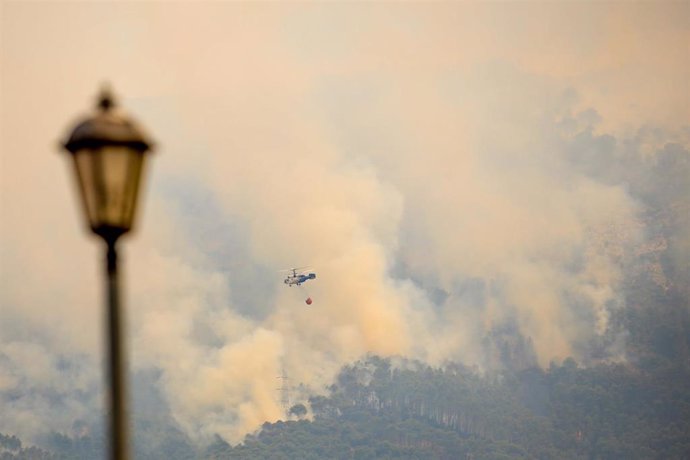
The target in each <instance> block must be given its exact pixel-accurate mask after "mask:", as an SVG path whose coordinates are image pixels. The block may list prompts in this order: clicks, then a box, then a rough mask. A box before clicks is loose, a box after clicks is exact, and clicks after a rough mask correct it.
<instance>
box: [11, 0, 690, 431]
mask: <svg viewBox="0 0 690 460" xmlns="http://www.w3.org/2000/svg"><path fill="white" fill-rule="evenodd" d="M0 5H1V6H0V21H1V22H0V32H1V35H0V43H1V55H0V66H1V67H0V79H1V80H0V84H1V86H0V90H1V92H0V106H1V109H2V113H1V117H2V118H1V121H0V123H1V124H0V127H1V131H0V135H1V139H0V146H1V155H2V157H1V158H2V163H0V168H1V169H0V173H1V181H0V200H1V208H0V232H1V233H0V273H1V275H2V278H1V279H0V319H1V321H0V412H2V413H3V414H4V415H3V417H2V418H1V419H0V432H4V433H17V434H20V435H24V436H27V437H31V436H33V435H35V434H36V433H37V432H40V431H46V430H51V429H54V430H58V431H62V432H67V433H69V430H70V429H71V427H72V424H73V422H74V421H75V420H87V421H88V420H91V419H92V418H93V408H94V407H97V406H98V405H99V404H100V395H99V391H100V390H99V388H100V385H101V367H100V363H101V359H102V347H101V341H100V340H101V333H102V328H101V326H102V324H101V321H102V318H101V309H102V300H103V295H102V294H103V292H102V285H101V282H102V279H101V278H102V263H103V260H102V257H103V254H102V248H101V246H100V244H99V243H98V242H97V241H96V240H95V239H94V238H91V237H87V236H86V235H87V233H86V230H85V225H84V222H83V218H82V216H81V215H80V214H79V212H80V209H79V208H78V206H77V205H78V202H77V196H76V193H75V192H76V191H75V189H74V181H73V178H72V176H71V174H72V171H71V170H70V169H69V168H70V164H69V163H68V161H67V159H68V158H67V156H66V155H65V154H64V152H61V150H60V147H59V142H60V141H61V140H64V138H65V136H66V134H67V133H68V132H69V130H70V129H71V127H72V126H73V124H74V123H75V122H76V121H77V119H78V118H79V117H80V116H83V115H84V114H86V113H88V111H89V110H90V109H91V108H92V107H93V104H94V102H95V97H96V95H97V93H98V90H99V87H100V86H101V85H102V84H103V83H104V82H109V83H110V84H111V86H112V88H113V89H114V91H115V93H116V95H117V96H119V100H120V102H121V105H122V106H123V108H124V109H125V110H126V111H128V112H129V113H130V114H132V115H133V116H134V117H135V118H136V119H138V120H139V121H140V122H141V123H142V124H143V125H144V126H145V128H146V129H147V130H148V131H149V132H150V133H151V135H152V137H153V138H154V139H155V140H156V144H157V148H156V153H155V154H154V155H153V157H152V161H151V163H150V169H149V171H148V175H147V177H146V179H147V183H146V187H145V189H144V193H143V196H142V200H141V203H142V205H141V209H140V211H141V212H140V213H139V216H138V217H139V221H138V231H137V232H136V233H135V234H134V235H132V237H131V238H128V239H127V240H126V241H123V244H122V245H121V251H122V254H123V258H124V275H123V276H124V288H125V299H126V305H127V315H128V321H129V331H128V332H129V342H128V343H129V348H130V355H131V360H130V361H131V365H132V367H133V370H134V371H142V370H151V369H154V370H156V371H157V372H158V374H156V375H158V376H159V377H158V378H157V380H156V385H157V386H158V388H159V389H160V391H161V393H162V394H163V395H164V397H165V400H166V402H167V404H168V405H169V406H170V410H171V413H172V415H173V416H174V417H175V419H176V420H177V422H178V423H180V425H181V426H182V427H183V428H184V429H185V430H186V431H187V433H189V434H190V435H192V436H201V437H205V436H209V435H212V434H213V433H220V434H222V435H223V436H225V437H227V438H228V439H231V440H238V439H239V438H240V437H241V436H242V435H243V434H244V433H245V432H247V431H248V430H252V429H255V428H256V427H258V426H259V425H260V424H261V423H262V422H263V421H265V420H276V419H277V418H279V417H280V416H281V409H280V407H279V395H278V394H277V393H276V391H275V387H276V376H278V375H280V373H281V369H282V368H283V367H284V368H285V369H286V370H287V372H288V373H289V375H290V379H291V381H292V382H294V383H297V382H303V383H305V385H307V386H309V387H310V388H312V389H313V391H320V389H321V388H322V386H323V385H324V384H326V383H328V382H329V379H331V378H332V376H333V373H334V372H335V371H336V370H337V369H338V368H339V367H340V366H341V365H342V364H343V363H346V362H348V361H350V360H353V359H356V358H357V357H359V356H361V355H362V354H364V353H368V352H371V353H378V354H383V355H395V354H399V355H405V356H410V357H413V358H419V359H424V360H427V361H429V362H432V363H436V364H441V363H443V362H444V360H448V359H453V360H460V361H463V362H466V363H468V364H473V365H477V366H479V367H480V368H486V367H488V366H489V363H488V359H489V358H487V356H486V355H485V352H484V351H483V350H482V339H483V337H484V335H485V334H486V332H487V331H490V330H491V329H492V328H494V327H496V326H499V325H501V324H504V323H505V322H508V321H509V322H513V323H514V324H516V325H517V327H518V329H519V330H520V332H521V333H522V334H523V335H524V336H525V337H529V338H531V340H532V343H533V345H534V349H535V352H536V355H537V357H538V360H539V362H540V364H542V365H548V363H549V362H550V361H551V360H554V359H555V360H560V359H563V358H565V357H567V356H575V357H578V356H579V355H578V354H579V353H581V350H582V346H583V344H584V343H587V342H588V341H589V340H591V339H592V338H594V337H596V336H598V335H601V334H603V333H604V332H605V331H606V329H607V326H608V323H607V321H608V317H609V314H610V309H611V308H615V307H617V306H619V304H620V302H621V299H620V285H619V283H620V279H621V268H620V260H619V259H618V258H617V257H618V255H619V250H620V247H622V246H624V245H626V244H628V243H631V242H634V241H636V240H637V239H639V238H641V235H639V234H638V233H639V232H638V231H637V230H636V228H637V227H635V225H632V224H631V223H632V222H634V221H635V212H636V209H637V208H638V205H639V204H638V203H636V202H635V200H634V199H633V198H632V197H631V196H630V195H629V193H628V190H626V188H625V187H624V186H621V185H617V184H611V183H606V182H602V181H599V180H597V179H596V178H594V177H591V176H590V175H587V174H585V173H584V172H583V169H582V168H579V167H577V166H578V163H582V162H586V161H590V160H589V159H590V157H589V156H587V154H591V152H596V151H597V148H600V146H601V143H602V142H613V145H614V146H615V149H619V148H622V147H621V146H626V145H634V146H635V149H637V150H636V151H639V153H640V154H641V155H646V154H651V153H653V152H654V151H655V150H656V149H659V148H660V147H662V146H663V145H665V144H667V143H670V142H673V143H676V144H678V145H681V146H683V147H684V148H685V149H686V150H687V148H688V145H689V144H690V142H689V140H690V127H689V126H688V120H690V91H689V90H688V82H689V81H690V62H689V60H690V53H689V51H690V50H689V43H690V4H688V3H687V2H678V3H671V2H659V3H651V2H650V3H643V2H635V3H632V2H630V3H628V2H616V3H611V4H607V3H577V4H576V3H570V2H568V3H565V2H562V3H561V2H548V3H527V2H524V3H519V2H514V3H426V2H420V3H390V2H385V3H384V2H382V3H373V2H371V3H365V2H358V3H281V4H277V3H264V2H261V3H248V2H247V3H240V2H232V3H231V2H227V3H223V2H175V3H164V2H127V3H119V2H112V3H108V2H69V3H62V2H47V1H46V2H18V1H17V2H14V1H2V3H0ZM583 133H585V134H587V135H588V136H589V137H586V139H589V141H587V142H586V143H584V144H583V143H582V142H581V143H580V144H578V145H581V147H582V149H583V151H582V152H579V151H578V152H576V154H578V155H579V154H580V153H582V157H581V158H580V157H576V158H575V159H573V157H572V148H571V147H572V141H573V139H575V138H576V137H577V136H579V135H582V134H583ZM578 139H581V137H580V138H578ZM612 148H613V147H612ZM616 151H618V150H616ZM593 235H598V236H596V237H593ZM601 235H608V236H604V237H601ZM602 238H603V239H602ZM607 238H608V239H607ZM295 265H297V266H299V265H310V266H312V267H313V268H314V270H315V271H316V272H317V273H318V278H317V280H316V281H314V282H310V283H308V284H306V285H304V287H303V288H291V289H288V288H286V287H284V286H283V285H282V280H281V274H279V273H277V272H276V271H277V270H279V269H282V268H285V267H289V266H295ZM307 295H310V296H311V297H312V298H313V299H314V303H313V304H312V305H311V306H310V307H307V306H306V305H305V304H304V299H305V298H306V297H307ZM5 414H10V415H9V416H7V415H5Z"/></svg>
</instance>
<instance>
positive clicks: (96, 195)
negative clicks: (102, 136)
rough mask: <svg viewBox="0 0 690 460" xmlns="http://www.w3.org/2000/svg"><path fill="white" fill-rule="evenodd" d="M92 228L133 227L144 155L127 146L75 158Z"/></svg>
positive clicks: (86, 152)
mask: <svg viewBox="0 0 690 460" xmlns="http://www.w3.org/2000/svg"><path fill="white" fill-rule="evenodd" d="M74 158H75V162H76V168H77V175H78V177H79V183H80V186H81V191H82V196H83V202H84V207H85V209H86V215H87V218H88V220H89V225H90V226H91V228H92V229H93V230H94V231H96V232H98V230H99V229H102V228H106V227H108V228H115V229H121V230H123V231H127V230H129V229H130V227H131V225H132V219H133V217H134V210H135V206H136V199H137V191H138V189H139V180H140V176H141V169H142V163H143V158H144V155H143V153H142V152H140V151H137V150H132V149H130V148H127V147H122V146H113V147H103V148H99V149H83V150H80V151H78V152H77V153H76V154H75V155H74Z"/></svg>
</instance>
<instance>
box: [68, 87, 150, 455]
mask: <svg viewBox="0 0 690 460" xmlns="http://www.w3.org/2000/svg"><path fill="white" fill-rule="evenodd" d="M64 148H65V149H66V150H67V151H68V152H69V153H70V154H71V156H72V158H73V159H74V166H75V171H76V176H77V181H78V183H79V190H80V192H81V201H82V204H83V207H84V210H85V214H86V218H87V220H88V223H89V226H90V228H91V231H92V232H93V233H95V234H97V235H98V236H100V237H101V238H103V240H104V241H105V243H106V247H107V253H106V254H107V255H106V262H107V264H106V269H107V270H106V275H107V291H108V301H107V313H106V325H107V330H108V339H107V350H108V358H109V359H108V378H109V385H108V387H109V390H110V391H109V396H110V398H109V401H108V402H109V406H110V433H111V437H110V438H111V441H110V453H111V455H110V458H111V459H112V460H126V459H127V458H128V446H129V442H128V436H127V427H128V421H127V384H126V382H127V371H126V369H127V367H126V356H125V347H124V344H123V340H122V336H123V329H124V321H123V320H122V310H121V306H120V295H119V280H118V270H117V250H116V243H117V241H118V239H119V238H120V236H122V235H124V234H125V233H127V232H128V231H129V230H130V229H131V227H132V222H133V219H134V215H135V210H136V205H137V195H138V191H139V183H140V181H141V176H142V171H143V168H144V163H145V162H144V160H145V157H146V154H147V152H149V151H150V149H151V142H150V141H149V140H148V139H147V138H146V136H145V135H144V134H143V132H142V130H141V129H140V128H139V126H137V124H136V123H135V122H133V121H132V120H131V119H129V118H128V117H127V116H125V115H124V114H123V113H122V112H120V111H119V110H117V109H116V108H115V103H114V101H113V97H112V95H111V94H110V92H109V91H108V90H104V91H103V92H102V94H101V97H100V100H99V103H98V108H97V113H96V114H95V115H93V116H91V117H88V118H87V119H85V120H83V121H82V122H80V123H79V124H77V126H76V127H75V128H74V130H73V131H72V133H71V134H70V136H69V139H68V140H67V142H65V144H64Z"/></svg>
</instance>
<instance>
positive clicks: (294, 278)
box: [283, 267, 316, 287]
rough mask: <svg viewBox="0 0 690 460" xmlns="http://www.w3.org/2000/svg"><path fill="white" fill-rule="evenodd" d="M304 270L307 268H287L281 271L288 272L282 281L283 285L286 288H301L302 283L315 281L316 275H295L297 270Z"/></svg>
mask: <svg viewBox="0 0 690 460" xmlns="http://www.w3.org/2000/svg"><path fill="white" fill-rule="evenodd" d="M305 268H308V267H298V268H288V269H286V270H283V271H287V272H289V273H288V275H287V277H286V278H285V279H284V280H283V283H285V284H287V285H288V287H292V286H293V285H294V284H296V285H297V286H301V285H302V283H305V282H307V281H309V280H313V279H316V273H307V272H300V273H297V270H303V269H305Z"/></svg>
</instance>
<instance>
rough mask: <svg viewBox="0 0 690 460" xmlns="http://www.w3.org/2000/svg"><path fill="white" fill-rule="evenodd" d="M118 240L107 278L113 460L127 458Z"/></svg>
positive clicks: (110, 254)
mask: <svg viewBox="0 0 690 460" xmlns="http://www.w3.org/2000/svg"><path fill="white" fill-rule="evenodd" d="M116 242H117V239H110V240H106V244H107V246H108V249H107V277H108V320H107V321H108V356H109V358H110V359H109V362H108V374H109V376H110V411H111V413H110V440H111V441H110V443H111V444H110V446H111V456H110V458H111V459H113V460H121V459H122V460H124V459H126V458H127V457H128V455H127V446H128V444H129V443H128V435H127V411H126V398H127V382H126V380H127V379H126V371H125V366H126V360H125V350H124V346H123V344H122V329H123V325H122V321H121V311H120V285H119V279H118V273H117V251H116V249H115V243H116Z"/></svg>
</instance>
